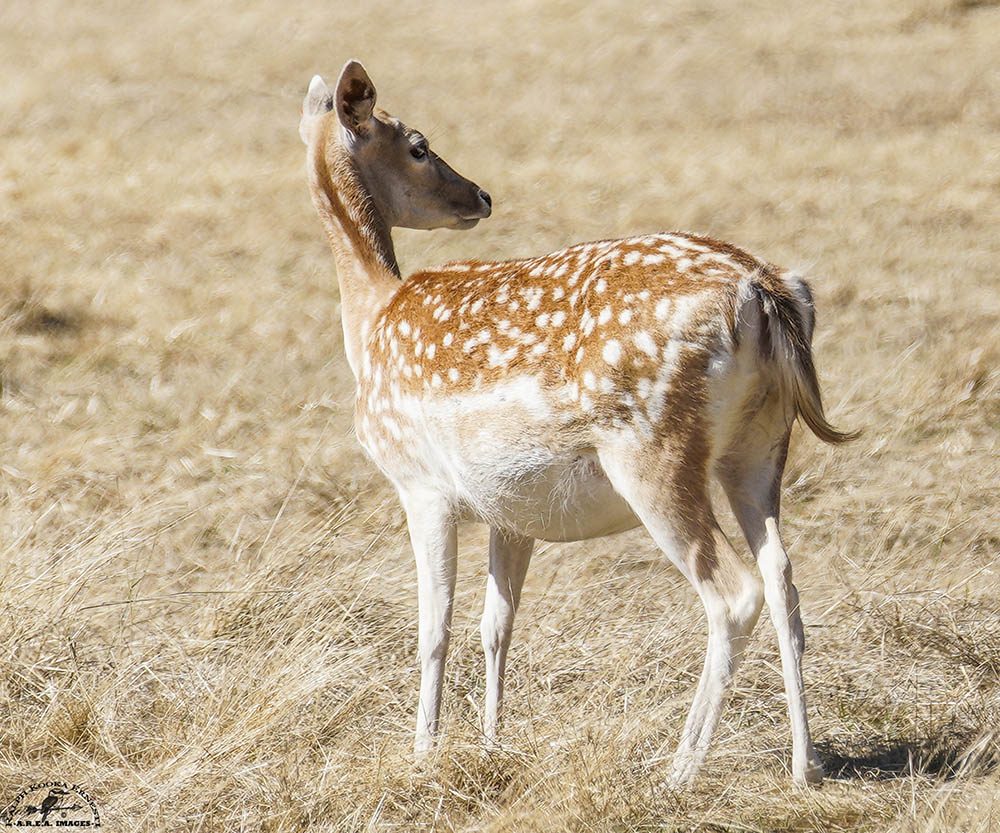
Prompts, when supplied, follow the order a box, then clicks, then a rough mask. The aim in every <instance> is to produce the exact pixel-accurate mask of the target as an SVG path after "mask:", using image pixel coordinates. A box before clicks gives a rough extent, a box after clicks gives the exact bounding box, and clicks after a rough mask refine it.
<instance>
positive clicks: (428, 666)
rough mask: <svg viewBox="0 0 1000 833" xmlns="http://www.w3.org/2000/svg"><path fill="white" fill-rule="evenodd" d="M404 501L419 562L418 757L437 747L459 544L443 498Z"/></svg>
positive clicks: (429, 495)
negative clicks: (436, 739)
mask: <svg viewBox="0 0 1000 833" xmlns="http://www.w3.org/2000/svg"><path fill="white" fill-rule="evenodd" d="M400 497H401V498H402V501H403V508H404V509H405V510H406V523H407V527H408V528H409V531H410V543H411V544H412V546H413V555H414V556H415V558H416V561H417V592H418V597H419V612H420V630H419V638H418V653H419V656H420V700H419V702H418V704H417V730H416V738H415V740H414V747H413V749H414V753H415V754H416V756H417V757H418V758H419V757H422V756H423V755H425V754H426V753H427V752H429V751H430V750H431V749H432V748H433V746H434V741H435V737H436V735H437V732H438V720H439V717H440V714H441V686H442V683H443V681H444V664H445V658H446V657H447V654H448V641H449V638H450V636H451V612H452V603H453V600H454V596H455V569H456V560H457V559H456V556H457V552H458V539H457V535H456V526H455V521H454V519H453V518H452V516H451V507H450V505H449V504H448V501H447V500H446V499H445V498H444V497H442V496H441V495H439V494H437V493H434V492H408V493H405V494H402V493H401V495H400Z"/></svg>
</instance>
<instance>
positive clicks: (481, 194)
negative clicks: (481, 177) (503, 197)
mask: <svg viewBox="0 0 1000 833" xmlns="http://www.w3.org/2000/svg"><path fill="white" fill-rule="evenodd" d="M479 199H481V200H482V201H483V202H484V203H486V204H487V205H488V206H489V207H490V208H492V207H493V197H491V196H490V195H489V194H487V193H486V192H485V191H484V190H483V189H482V188H480V189H479Z"/></svg>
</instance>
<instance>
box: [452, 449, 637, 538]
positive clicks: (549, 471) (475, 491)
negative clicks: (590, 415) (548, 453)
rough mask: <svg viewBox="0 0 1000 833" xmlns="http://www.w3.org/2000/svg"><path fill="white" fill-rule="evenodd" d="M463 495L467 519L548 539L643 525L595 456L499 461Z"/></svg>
mask: <svg viewBox="0 0 1000 833" xmlns="http://www.w3.org/2000/svg"><path fill="white" fill-rule="evenodd" d="M494 462H495V463H496V464H495V465H493V466H489V467H488V468H487V467H484V468H483V469H482V470H481V471H480V472H478V474H480V475H481V476H478V477H473V478H471V480H472V482H474V483H477V484H478V485H477V486H474V487H472V488H468V485H469V484H468V481H467V483H466V484H465V485H466V486H467V488H464V489H463V490H462V491H463V492H464V493H465V494H464V495H463V498H464V500H463V503H464V504H465V506H466V507H467V509H468V510H469V511H467V513H466V515H467V517H470V518H471V519H475V520H481V521H484V522H486V523H489V524H490V525H492V526H496V527H500V528H502V529H509V530H512V531H514V532H518V533H520V534H521V535H527V536H530V537H532V538H539V539H541V540H543V541H581V540H585V539H587V538H598V537H600V536H602V535H611V534H613V533H616V532H623V531H625V530H627V529H632V528H634V527H636V526H638V525H639V520H638V518H636V516H635V514H634V513H633V512H632V510H631V508H630V507H629V505H628V504H627V503H626V502H625V501H624V500H623V499H622V498H621V496H620V495H619V494H618V493H617V492H616V491H615V490H614V488H613V487H612V486H611V483H610V482H609V481H608V478H607V476H606V475H605V474H604V470H603V469H602V468H601V465H600V463H599V462H598V460H597V457H596V455H595V454H593V453H592V452H582V453H579V454H567V455H566V456H565V457H562V458H559V457H557V458H555V459H550V460H546V461H540V460H537V459H535V460H532V459H528V460H520V461H504V462H502V463H501V462H499V461H494Z"/></svg>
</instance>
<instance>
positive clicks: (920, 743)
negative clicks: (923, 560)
mask: <svg viewBox="0 0 1000 833" xmlns="http://www.w3.org/2000/svg"><path fill="white" fill-rule="evenodd" d="M816 750H817V752H819V756H820V759H821V760H822V761H823V765H824V768H825V769H826V773H827V776H828V777H830V778H833V779H835V780H853V779H863V780H866V781H887V780H891V779H894V778H908V777H910V776H912V775H923V776H930V777H934V778H942V779H944V780H950V779H952V778H956V777H958V776H959V775H973V774H974V775H987V774H989V773H991V772H994V771H996V770H998V769H1000V747H998V746H997V743H996V740H995V739H994V738H989V737H987V738H979V739H976V738H970V737H969V736H967V735H965V736H963V735H961V734H955V735H951V736H948V737H933V738H916V739H899V738H890V739H886V740H884V741H882V742H879V743H876V744H873V745H869V746H867V747H862V748H855V749H853V750H846V749H845V748H844V746H843V745H842V744H834V743H825V744H824V743H820V744H817V746H816Z"/></svg>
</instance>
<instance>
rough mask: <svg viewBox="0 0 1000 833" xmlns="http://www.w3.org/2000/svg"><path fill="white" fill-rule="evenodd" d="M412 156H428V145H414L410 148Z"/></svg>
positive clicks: (418, 157) (417, 157) (420, 157)
mask: <svg viewBox="0 0 1000 833" xmlns="http://www.w3.org/2000/svg"><path fill="white" fill-rule="evenodd" d="M410 156H412V157H413V158H414V159H423V158H424V157H425V156H427V146H426V145H413V147H411V148H410Z"/></svg>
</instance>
